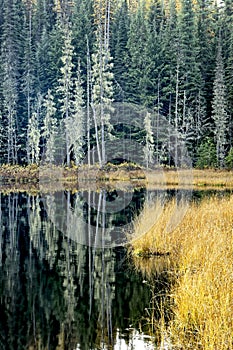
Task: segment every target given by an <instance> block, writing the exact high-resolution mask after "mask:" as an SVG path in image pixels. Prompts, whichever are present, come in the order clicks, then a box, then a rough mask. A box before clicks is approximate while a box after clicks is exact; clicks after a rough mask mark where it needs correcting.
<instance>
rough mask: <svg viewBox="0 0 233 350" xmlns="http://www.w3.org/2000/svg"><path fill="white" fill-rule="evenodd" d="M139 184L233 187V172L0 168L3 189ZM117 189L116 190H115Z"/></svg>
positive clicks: (128, 166)
mask: <svg viewBox="0 0 233 350" xmlns="http://www.w3.org/2000/svg"><path fill="white" fill-rule="evenodd" d="M125 182H130V184H131V187H132V184H135V185H136V186H137V184H138V183H139V184H140V185H144V186H146V187H147V188H154V187H158V186H159V187H177V186H178V187H190V186H191V187H192V186H194V187H204V188H205V187H226V188H231V187H233V170H227V169H204V170H202V169H175V168H162V167H161V168H158V169H154V170H153V169H142V168H140V167H138V166H136V165H132V164H122V165H112V164H106V165H105V166H104V167H103V168H99V167H98V166H96V165H94V166H91V167H90V168H88V167H87V166H80V167H77V166H74V167H71V168H68V167H62V166H50V167H48V166H40V167H39V166H37V165H34V164H32V165H28V166H19V165H2V166H0V187H5V186H6V187H9V186H10V185H11V186H12V187H13V186H14V185H17V187H19V186H20V185H22V187H25V186H26V185H28V186H29V187H30V186H31V187H37V185H38V183H40V187H41V186H43V185H46V184H53V186H55V185H57V186H58V187H59V186H60V185H61V184H62V185H63V186H67V185H69V186H70V187H74V186H76V187H87V185H90V186H91V187H92V185H93V184H94V183H98V185H100V184H108V185H110V187H111V185H116V184H117V183H118V184H119V183H120V184H121V183H125ZM114 187H115V186H114Z"/></svg>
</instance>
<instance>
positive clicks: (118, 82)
mask: <svg viewBox="0 0 233 350" xmlns="http://www.w3.org/2000/svg"><path fill="white" fill-rule="evenodd" d="M129 27H130V17H129V10H128V5H127V1H126V0H125V1H123V2H122V4H121V6H120V7H119V8H118V9H117V11H116V13H115V16H114V22H113V25H112V36H111V52H112V54H113V74H114V82H115V86H114V99H115V100H116V101H124V100H125V94H126V84H127V71H128V60H127V57H128V48H127V42H128V34H129V33H128V32H129Z"/></svg>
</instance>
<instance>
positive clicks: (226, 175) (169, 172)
mask: <svg viewBox="0 0 233 350" xmlns="http://www.w3.org/2000/svg"><path fill="white" fill-rule="evenodd" d="M146 178H147V182H148V184H149V185H150V186H152V185H153V184H154V185H156V184H161V183H163V184H164V185H167V186H169V185H172V186H188V185H189V186H190V185H191V186H226V187H233V171H232V170H231V171H229V170H220V169H204V170H200V169H191V170H190V169H163V168H161V169H160V170H154V171H152V170H151V171H147V172H146Z"/></svg>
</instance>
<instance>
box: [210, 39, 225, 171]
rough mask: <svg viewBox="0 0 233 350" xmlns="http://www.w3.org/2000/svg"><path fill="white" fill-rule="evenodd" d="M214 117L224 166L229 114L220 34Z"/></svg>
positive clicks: (220, 162) (218, 152)
mask: <svg viewBox="0 0 233 350" xmlns="http://www.w3.org/2000/svg"><path fill="white" fill-rule="evenodd" d="M212 118H213V120H214V123H215V130H214V131H215V138H216V153H217V161H218V166H220V167H223V165H224V158H225V147H226V137H227V121H228V116H227V100H226V86H225V71H224V64H223V56H222V38H221V35H219V39H218V52H217V58H216V69H215V79H214V93H213V101H212Z"/></svg>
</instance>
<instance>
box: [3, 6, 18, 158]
mask: <svg viewBox="0 0 233 350" xmlns="http://www.w3.org/2000/svg"><path fill="white" fill-rule="evenodd" d="M18 5H19V1H18V0H14V1H12V2H9V1H4V3H3V25H2V31H3V32H2V43H1V72H2V77H1V88H2V91H1V94H2V97H3V101H2V108H3V111H2V114H3V118H4V120H6V134H7V159H6V160H7V162H8V163H17V162H18V147H19V146H20V145H18V142H17V141H18V140H17V124H18V120H17V112H18V111H17V105H18V102H19V60H18V59H19V54H20V43H19V37H18V31H19V28H20V25H19V23H20V20H19V14H20V11H19V9H18Z"/></svg>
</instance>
